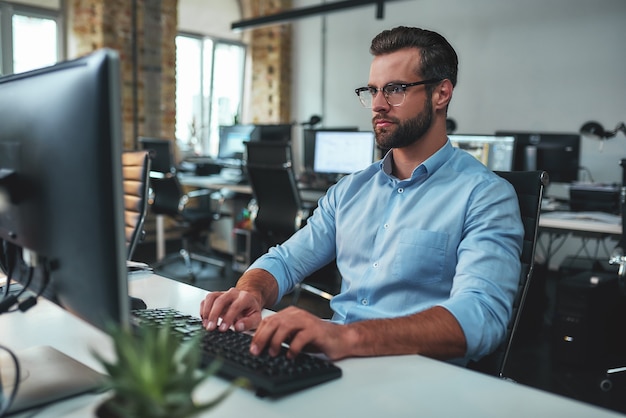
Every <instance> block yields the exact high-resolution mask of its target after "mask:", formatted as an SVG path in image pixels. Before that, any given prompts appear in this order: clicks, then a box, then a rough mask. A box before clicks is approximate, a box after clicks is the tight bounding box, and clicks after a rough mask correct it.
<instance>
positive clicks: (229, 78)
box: [176, 34, 246, 156]
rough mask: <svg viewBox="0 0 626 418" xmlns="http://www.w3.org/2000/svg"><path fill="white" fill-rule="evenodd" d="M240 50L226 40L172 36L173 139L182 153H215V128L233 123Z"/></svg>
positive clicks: (236, 113)
mask: <svg viewBox="0 0 626 418" xmlns="http://www.w3.org/2000/svg"><path fill="white" fill-rule="evenodd" d="M245 52H246V51H245V46H244V45H243V44H239V43H235V42H232V41H228V42H227V41H222V40H217V39H212V38H208V37H203V36H197V35H189V34H181V35H178V36H177V37H176V139H177V143H178V146H179V148H180V151H181V153H182V154H183V155H194V154H195V155H211V156H215V155H217V150H218V145H219V126H220V125H232V124H235V123H236V122H237V121H238V120H239V117H240V113H241V103H242V100H243V82H244V64H245Z"/></svg>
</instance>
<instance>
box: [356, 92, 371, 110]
mask: <svg viewBox="0 0 626 418" xmlns="http://www.w3.org/2000/svg"><path fill="white" fill-rule="evenodd" d="M372 98H373V96H372V92H371V91H370V90H360V91H359V100H360V101H361V104H362V105H363V106H364V107H372Z"/></svg>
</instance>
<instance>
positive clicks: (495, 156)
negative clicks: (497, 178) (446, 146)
mask: <svg viewBox="0 0 626 418" xmlns="http://www.w3.org/2000/svg"><path fill="white" fill-rule="evenodd" d="M448 138H449V139H450V142H451V143H452V145H453V146H455V147H458V148H461V149H463V150H465V151H467V152H469V153H470V154H472V155H473V156H474V157H476V158H477V159H478V160H479V161H480V162H482V163H483V164H484V165H485V166H487V167H488V168H489V169H491V170H500V171H511V170H512V168H513V154H514V151H515V137H514V136H498V135H462V134H454V135H448Z"/></svg>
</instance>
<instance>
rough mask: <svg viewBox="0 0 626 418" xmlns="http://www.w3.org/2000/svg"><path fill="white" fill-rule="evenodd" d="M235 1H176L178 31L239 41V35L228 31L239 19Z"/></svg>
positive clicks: (237, 6) (239, 14) (239, 13)
mask: <svg viewBox="0 0 626 418" xmlns="http://www.w3.org/2000/svg"><path fill="white" fill-rule="evenodd" d="M240 16H241V12H240V10H239V5H238V2H237V1H236V0H178V30H179V31H184V32H192V33H198V34H202V35H210V36H213V37H216V38H222V39H231V40H237V41H240V40H241V33H237V32H233V31H232V30H231V29H230V24H231V23H232V22H235V21H238V20H240V19H241V17H240Z"/></svg>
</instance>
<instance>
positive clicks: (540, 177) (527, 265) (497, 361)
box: [470, 171, 549, 378]
mask: <svg viewBox="0 0 626 418" xmlns="http://www.w3.org/2000/svg"><path fill="white" fill-rule="evenodd" d="M496 174H498V175H499V176H500V177H502V178H504V179H506V180H507V181H508V182H509V183H511V184H512V185H513V187H514V188H515V192H516V194H517V199H518V202H519V208H520V214H521V217H522V223H523V225H524V242H523V246H522V253H521V255H520V260H521V267H522V268H521V271H520V280H519V285H518V290H517V293H516V296H515V300H514V302H513V314H512V316H511V320H510V321H509V325H508V328H507V334H506V338H505V339H504V341H503V342H502V344H501V345H500V347H498V349H496V350H495V351H494V352H493V353H491V354H490V355H488V356H486V357H485V358H483V359H481V360H480V361H478V362H476V363H473V364H471V365H470V368H472V369H475V370H479V371H482V372H485V373H488V374H492V375H495V376H498V377H502V378H504V377H506V376H505V368H506V365H507V361H508V359H509V354H510V350H511V346H512V344H513V340H514V338H515V331H516V330H517V328H518V326H519V323H520V320H521V317H522V314H523V308H524V302H525V300H526V295H527V293H528V289H529V287H530V284H531V278H532V275H533V269H534V262H535V248H536V243H537V233H538V229H539V216H540V213H541V199H542V197H543V190H544V188H545V187H546V186H547V185H548V181H549V180H548V173H547V172H545V171H496Z"/></svg>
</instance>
